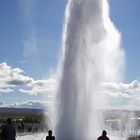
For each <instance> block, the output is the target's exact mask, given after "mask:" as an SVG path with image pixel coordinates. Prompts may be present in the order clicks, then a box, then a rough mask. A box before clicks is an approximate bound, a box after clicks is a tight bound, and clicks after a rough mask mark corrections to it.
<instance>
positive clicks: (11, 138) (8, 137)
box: [0, 118, 16, 140]
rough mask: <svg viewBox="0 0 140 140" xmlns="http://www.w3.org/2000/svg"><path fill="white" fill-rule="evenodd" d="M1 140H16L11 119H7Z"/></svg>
mask: <svg viewBox="0 0 140 140" xmlns="http://www.w3.org/2000/svg"><path fill="white" fill-rule="evenodd" d="M0 137H1V140H16V138H15V137H16V130H15V128H14V126H13V125H12V124H11V118H8V119H7V124H6V125H5V126H4V127H3V128H2V131H1V135H0Z"/></svg>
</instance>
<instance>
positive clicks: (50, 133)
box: [46, 130, 55, 140]
mask: <svg viewBox="0 0 140 140" xmlns="http://www.w3.org/2000/svg"><path fill="white" fill-rule="evenodd" d="M46 140H55V137H54V136H52V130H49V131H48V136H46Z"/></svg>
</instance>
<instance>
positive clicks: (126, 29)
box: [0, 0, 140, 104]
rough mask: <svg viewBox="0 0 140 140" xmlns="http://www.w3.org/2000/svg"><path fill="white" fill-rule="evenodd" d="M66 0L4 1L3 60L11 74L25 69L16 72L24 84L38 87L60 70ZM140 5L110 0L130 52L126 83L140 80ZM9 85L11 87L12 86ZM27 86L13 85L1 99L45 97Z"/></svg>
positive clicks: (0, 17) (0, 20) (0, 4)
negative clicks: (24, 88) (30, 90)
mask: <svg viewBox="0 0 140 140" xmlns="http://www.w3.org/2000/svg"><path fill="white" fill-rule="evenodd" d="M66 2H67V0H61V1H55V2H54V1H52V0H22V1H20V0H12V1H11V0H1V1H0V63H2V67H3V69H4V70H6V69H7V67H8V66H9V67H10V68H9V70H8V73H9V75H10V74H11V73H12V74H13V69H14V68H20V69H21V70H23V71H24V73H22V72H19V71H18V70H15V71H16V73H17V74H18V75H20V78H21V81H22V82H23V83H24V82H25V81H27V82H28V80H30V81H32V83H31V82H28V89H30V88H32V89H33V88H35V86H34V85H35V84H38V85H39V84H40V83H41V84H42V83H43V84H44V83H45V84H46V81H45V82H44V81H43V82H42V81H37V80H39V79H40V80H43V79H49V78H50V77H51V74H53V73H55V71H56V68H57V65H58V61H59V57H60V56H59V55H60V48H61V35H62V27H63V20H64V11H65V7H66ZM139 5H140V1H139V0H135V1H134V0H129V1H128V0H123V1H122V0H110V14H111V19H112V20H113V22H114V24H115V25H116V27H117V28H118V30H119V31H120V32H121V34H122V47H123V48H124V50H125V53H126V72H125V81H124V82H127V83H130V82H131V81H133V80H140V72H139V69H140V63H139V60H140V55H139V52H140V47H139V45H140V41H139V36H140V28H139V25H140V16H139ZM3 63H4V64H3ZM5 63H6V64H5ZM23 76H25V77H23ZM27 76H28V77H27ZM14 78H15V77H14ZM23 79H24V80H25V79H26V80H25V81H24V80H23ZM14 80H15V79H14ZM21 81H20V82H21ZM51 82H52V81H51ZM18 84H19V83H18ZM45 84H44V85H45ZM8 86H9V87H8V88H9V89H10V88H11V87H10V86H11V85H8ZM23 86H25V85H24V84H21V85H20V87H18V88H17V87H12V88H14V91H11V92H10V94H9V92H8V90H7V92H3V91H0V102H2V101H5V102H14V101H23V100H24V101H25V100H26V101H28V100H34V101H38V100H42V95H43V93H41V94H36V95H34V94H33V93H32V92H31V94H30V95H28V94H26V93H27V92H26V91H23V90H21V89H22V87H23ZM4 89H5V88H4ZM19 89H20V90H19ZM35 90H36V89H35ZM46 90H47V89H46ZM20 91H22V92H20ZM48 91H49V90H48ZM41 92H42V91H41ZM47 96H48V95H47ZM1 104H3V103H1Z"/></svg>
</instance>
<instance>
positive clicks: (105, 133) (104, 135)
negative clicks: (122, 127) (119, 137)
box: [97, 130, 110, 140]
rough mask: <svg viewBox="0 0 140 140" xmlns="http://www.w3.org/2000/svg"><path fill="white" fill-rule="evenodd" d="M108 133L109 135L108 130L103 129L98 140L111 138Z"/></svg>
mask: <svg viewBox="0 0 140 140" xmlns="http://www.w3.org/2000/svg"><path fill="white" fill-rule="evenodd" d="M106 135H107V132H106V131H105V130H103V132H102V136H100V137H99V138H98V139H97V140H110V139H109V138H108V137H107V136H106Z"/></svg>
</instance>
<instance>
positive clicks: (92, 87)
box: [56, 0, 124, 140]
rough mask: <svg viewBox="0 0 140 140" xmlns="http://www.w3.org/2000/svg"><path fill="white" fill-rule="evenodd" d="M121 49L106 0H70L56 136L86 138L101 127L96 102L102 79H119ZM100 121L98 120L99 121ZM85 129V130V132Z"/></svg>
mask: <svg viewBox="0 0 140 140" xmlns="http://www.w3.org/2000/svg"><path fill="white" fill-rule="evenodd" d="M123 65H124V52H123V50H122V49H121V47H120V33H119V32H118V31H117V29H116V28H115V27H114V25H113V23H112V22H111V20H110V17H109V6H108V1H107V0H69V2H68V5H67V8H66V18H65V25H64V33H63V60H62V66H61V68H62V74H61V76H60V85H59V88H58V104H57V107H58V109H57V111H58V112H57V118H58V122H57V125H56V132H57V139H58V140H66V139H67V140H78V139H80V140H88V139H94V137H96V134H97V132H98V131H99V129H102V125H101V123H102V116H99V115H98V109H97V108H98V105H100V104H102V105H103V104H104V103H105V102H106V99H105V100H103V99H102V98H101V96H99V94H98V93H99V92H100V91H101V90H102V86H101V85H102V84H103V83H104V82H118V81H120V80H121V77H122V72H123ZM99 122H100V123H99ZM85 129H86V134H85Z"/></svg>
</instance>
